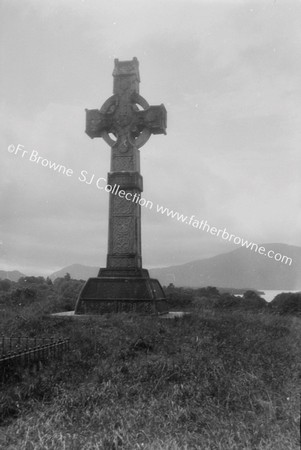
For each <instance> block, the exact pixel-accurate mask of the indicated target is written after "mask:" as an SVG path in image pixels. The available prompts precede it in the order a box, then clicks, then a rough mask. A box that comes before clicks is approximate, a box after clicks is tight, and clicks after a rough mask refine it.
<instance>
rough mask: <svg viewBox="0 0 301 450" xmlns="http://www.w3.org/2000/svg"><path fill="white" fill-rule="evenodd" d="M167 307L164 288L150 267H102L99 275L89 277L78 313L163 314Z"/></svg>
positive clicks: (81, 295)
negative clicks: (112, 268)
mask: <svg viewBox="0 0 301 450" xmlns="http://www.w3.org/2000/svg"><path fill="white" fill-rule="evenodd" d="M167 310H168V308H167V301H166V297H165V294H164V291H163V289H162V287H161V285H160V283H159V281H158V280H155V279H153V278H150V276H149V273H148V271H147V270H145V269H141V270H137V271H127V270H124V271H121V270H120V271H118V270H110V269H100V271H99V274H98V277H97V278H90V279H89V280H88V281H87V282H86V284H85V285H84V287H83V289H82V291H81V293H80V295H79V299H78V301H77V305H76V309H75V314H104V313H112V312H115V313H117V312H137V313H142V314H158V313H159V314H160V313H165V312H167Z"/></svg>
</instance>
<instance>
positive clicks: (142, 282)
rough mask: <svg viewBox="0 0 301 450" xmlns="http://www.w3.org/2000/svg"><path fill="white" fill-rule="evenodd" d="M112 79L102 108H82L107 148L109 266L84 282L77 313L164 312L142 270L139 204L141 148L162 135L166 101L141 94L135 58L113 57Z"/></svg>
mask: <svg viewBox="0 0 301 450" xmlns="http://www.w3.org/2000/svg"><path fill="white" fill-rule="evenodd" d="M113 77H114V87H113V95H112V96H111V97H109V98H108V100H106V101H105V103H104V104H103V105H102V107H101V108H100V110H96V109H93V110H86V133H87V134H88V136H90V137H91V138H95V137H102V138H103V139H104V140H105V141H106V143H107V144H109V145H110V147H111V167H110V172H109V173H108V184H109V185H110V186H112V190H111V193H110V200H109V237H108V254H107V268H106V269H100V271H99V275H98V278H91V279H89V280H88V281H87V283H86V285H85V286H84V288H83V290H82V292H81V294H80V296H79V298H78V301H77V305H76V313H78V314H83V313H87V311H88V310H89V311H90V312H91V311H92V310H93V311H94V312H97V313H103V312H109V311H111V310H118V311H119V310H135V311H138V310H139V311H140V310H141V311H143V312H146V311H147V310H148V309H149V312H151V311H152V312H155V311H157V312H158V311H163V310H165V311H166V306H167V304H166V301H165V295H164V292H163V290H162V288H161V286H160V284H159V282H158V281H157V280H153V279H150V278H149V275H148V272H147V271H144V269H142V256H141V206H140V204H139V200H140V198H141V193H142V191H143V180H142V176H141V175H140V151H139V148H140V147H142V146H143V145H144V144H145V143H146V142H147V140H148V139H149V137H150V136H151V134H166V109H165V107H164V105H156V106H150V105H149V104H148V102H147V101H146V100H145V99H144V98H143V97H142V96H141V95H140V94H139V83H140V76H139V63H138V60H137V58H133V60H132V61H119V60H118V59H116V60H115V67H114V71H113ZM122 191H123V192H122ZM125 273H126V275H124V274H125ZM122 274H123V275H122Z"/></svg>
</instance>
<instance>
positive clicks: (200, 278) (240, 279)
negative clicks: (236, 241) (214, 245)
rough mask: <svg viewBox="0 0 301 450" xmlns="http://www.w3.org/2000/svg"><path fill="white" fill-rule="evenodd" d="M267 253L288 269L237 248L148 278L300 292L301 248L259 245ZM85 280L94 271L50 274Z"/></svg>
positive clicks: (164, 282)
mask: <svg viewBox="0 0 301 450" xmlns="http://www.w3.org/2000/svg"><path fill="white" fill-rule="evenodd" d="M262 246H263V247H265V248H266V250H267V251H269V250H273V251H274V252H275V253H280V254H282V255H286V256H288V257H290V258H292V260H293V263H292V265H291V266H289V265H288V264H287V265H285V264H283V263H280V262H277V261H275V260H273V259H270V258H268V257H265V256H263V255H260V254H258V253H256V252H254V251H252V250H249V249H246V248H243V247H240V248H238V249H237V250H234V251H232V252H229V253H223V254H222V255H217V256H214V257H212V258H206V259H201V260H198V261H193V262H190V263H187V264H182V265H178V266H171V267H164V268H158V269H151V270H150V271H149V272H150V274H151V276H152V277H154V278H158V279H159V280H160V282H161V283H162V285H165V286H167V285H168V284H169V283H173V284H174V285H175V286H191V287H199V286H216V287H224V288H237V289H248V288H249V289H258V290H264V289H272V290H281V289H283V290H289V289H292V290H296V289H301V247H296V246H290V245H286V244H262ZM67 272H68V273H70V275H71V277H72V278H76V279H82V280H86V279H88V278H89V277H95V276H97V273H98V267H89V266H83V265H80V264H73V265H71V266H68V267H64V268H63V269H61V270H59V271H58V272H55V273H53V274H52V275H51V276H50V278H51V279H55V278H57V277H63V276H64V275H65V274H66V273H67Z"/></svg>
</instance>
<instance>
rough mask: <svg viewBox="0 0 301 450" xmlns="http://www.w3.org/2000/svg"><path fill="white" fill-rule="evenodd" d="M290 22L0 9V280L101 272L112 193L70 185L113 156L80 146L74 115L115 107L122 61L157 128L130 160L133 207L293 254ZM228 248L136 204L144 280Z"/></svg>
mask: <svg viewBox="0 0 301 450" xmlns="http://www.w3.org/2000/svg"><path fill="white" fill-rule="evenodd" d="M300 14H301V2H300V1H297V0H295V1H290V0H282V1H280V0H271V1H270V0H260V1H248V0H231V1H230V0H223V1H216V0H211V1H209V0H171V1H170V0H110V1H105V0H81V1H80V0H48V1H47V0H44V1H42V0H2V1H1V4H0V17H1V19H0V22H1V23H0V28H1V43H0V61H1V67H2V77H1V81H0V94H1V95H0V99H1V102H0V115H1V120H0V128H1V133H0V147H1V149H0V150H1V151H0V155H1V164H0V185H1V190H0V193H1V194H0V195H1V197H0V208H1V224H0V227H1V228H0V269H3V270H20V271H21V272H23V273H25V274H36V275H44V276H46V275H48V274H50V273H52V272H54V271H56V270H59V269H61V268H62V267H65V266H67V265H70V264H74V263H79V264H85V265H90V266H99V267H105V264H106V253H107V237H108V201H109V194H108V193H106V192H105V191H104V190H99V189H97V186H96V185H95V183H92V184H90V185H88V184H86V183H84V182H81V181H80V180H79V176H80V173H81V171H82V170H86V171H87V174H88V175H87V178H88V177H91V176H92V175H93V174H94V175H95V179H96V178H100V177H102V178H106V177H107V173H108V171H109V167H110V148H109V146H108V145H107V144H106V143H105V141H104V140H103V139H100V138H99V139H93V140H92V139H90V138H89V137H88V136H87V135H86V134H85V108H87V109H98V108H100V107H101V106H102V104H103V103H104V101H105V100H106V99H107V98H108V97H110V96H111V95H112V89H113V78H112V71H113V67H114V59H115V58H118V59H119V60H121V61H122V60H131V59H132V58H133V57H134V56H135V57H137V58H138V60H139V64H140V78H141V83H140V94H141V95H142V96H143V97H144V98H145V99H146V100H147V101H148V103H149V104H151V105H158V104H161V103H163V104H164V105H165V107H166V109H167V117H168V118H167V135H166V136H164V135H156V136H152V137H151V138H150V140H149V141H148V142H147V144H146V145H145V146H144V147H143V148H141V173H142V176H143V180H144V192H143V197H145V198H146V199H148V200H151V201H152V202H153V204H154V205H163V206H165V207H167V208H169V209H172V210H173V211H177V212H179V213H180V214H184V215H187V216H188V217H190V216H192V215H194V216H195V217H196V218H197V219H198V220H199V221H201V220H206V221H207V223H208V224H210V226H214V227H216V228H218V229H226V230H227V231H228V232H229V233H233V234H234V235H235V236H239V237H241V238H243V239H246V240H249V241H252V242H255V243H258V244H260V243H275V242H279V243H285V244H290V245H297V246H301V233H300V228H301V214H300V206H301V196H300V192H301V189H300V185H301V171H300V167H301V164H300V163H301V157H300V154H301V152H300V138H301V127H300V121H301V92H300V89H301V85H300V73H301V27H300V20H299V18H300ZM18 145H19V147H18ZM17 148H19V150H18V151H17V150H16V149H17ZM32 152H37V153H34V155H38V156H41V157H43V159H45V160H47V161H51V162H54V163H56V164H61V165H64V166H66V168H69V169H72V171H73V172H72V176H67V175H66V174H63V173H58V172H55V171H54V170H53V169H50V168H49V167H48V166H47V167H46V166H45V167H44V166H42V165H41V162H39V163H37V162H35V161H34V157H32V158H31V159H32V160H30V156H31V155H32ZM40 161H41V160H40ZM45 164H46V163H45ZM69 173H71V172H69ZM236 248H237V245H235V244H233V243H231V242H228V241H226V240H224V239H221V238H220V237H217V236H212V235H210V234H209V233H207V232H206V231H202V230H201V229H197V228H194V227H192V226H191V225H188V224H183V223H181V222H179V221H177V220H176V219H172V218H171V217H167V216H166V215H162V214H160V213H158V212H157V211H156V208H155V207H154V208H153V209H147V208H143V207H142V256H143V266H144V267H145V268H153V267H163V266H170V265H175V264H183V263H186V262H189V261H194V260H198V259H202V258H208V257H211V256H214V255H217V254H219V253H224V252H228V251H232V250H234V249H236ZM288 256H289V255H288Z"/></svg>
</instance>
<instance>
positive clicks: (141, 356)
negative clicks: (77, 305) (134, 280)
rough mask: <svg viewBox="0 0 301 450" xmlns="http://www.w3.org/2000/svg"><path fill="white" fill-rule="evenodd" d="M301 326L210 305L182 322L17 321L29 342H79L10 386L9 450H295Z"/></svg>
mask: <svg viewBox="0 0 301 450" xmlns="http://www.w3.org/2000/svg"><path fill="white" fill-rule="evenodd" d="M11 320H13V319H11ZM300 323H301V322H300V319H298V318H293V317H279V316H274V315H271V314H268V313H266V312H261V313H256V312H239V311H231V312H227V311H217V310H214V309H212V310H210V308H207V309H206V310H198V311H197V310H196V309H195V310H194V312H193V314H192V315H191V316H186V317H184V318H183V319H177V320H171V321H170V320H165V321H164V320H163V319H159V318H153V317H139V316H136V315H126V314H119V315H111V316H102V317H95V318H92V319H87V318H86V319H85V318H81V319H80V320H70V319H66V318H65V319H62V318H53V317H52V318H50V317H49V316H45V315H43V314H42V313H40V312H38V313H36V314H34V313H32V315H30V314H28V316H26V317H25V318H24V317H23V318H21V319H20V318H19V319H18V320H16V319H15V322H14V324H15V328H16V329H15V331H17V332H18V333H21V334H24V335H25V334H31V335H40V334H41V333H44V334H46V335H51V336H54V337H55V336H58V335H59V336H62V337H70V339H71V349H72V350H71V351H70V353H69V354H68V355H67V356H66V358H65V360H64V361H63V362H62V361H53V362H50V363H49V364H48V365H46V366H45V367H44V368H43V369H42V370H41V371H39V372H37V373H35V374H33V373H30V371H24V372H22V370H19V372H17V373H16V374H15V376H14V379H13V380H12V382H11V383H10V384H7V385H5V386H4V387H3V388H2V390H1V401H2V403H1V419H2V427H1V429H0V448H3V449H11V450H13V449H16V450H17V449H18V450H31V449H35V450H36V449H41V450H42V449H43V450H48V449H49V450H50V449H53V450H54V449H55V450H60V449H70V450H76V449H78V450H86V449H87V450H88V449H89V450H90V449H108V450H109V449H110V450H111V449H131V450H132V449H158V450H159V449H172V450H176V449H210V450H211V449H220V450H227V449H250V450H251V449H259V450H263V449H270V450H293V449H294V450H295V449H297V448H299V435H298V425H299V395H300V390H299V389H300V385H299V381H300V378H299V376H300V367H301V362H300V353H299V349H300V344H301V342H300V341H301V333H300V331H301V325H300Z"/></svg>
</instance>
